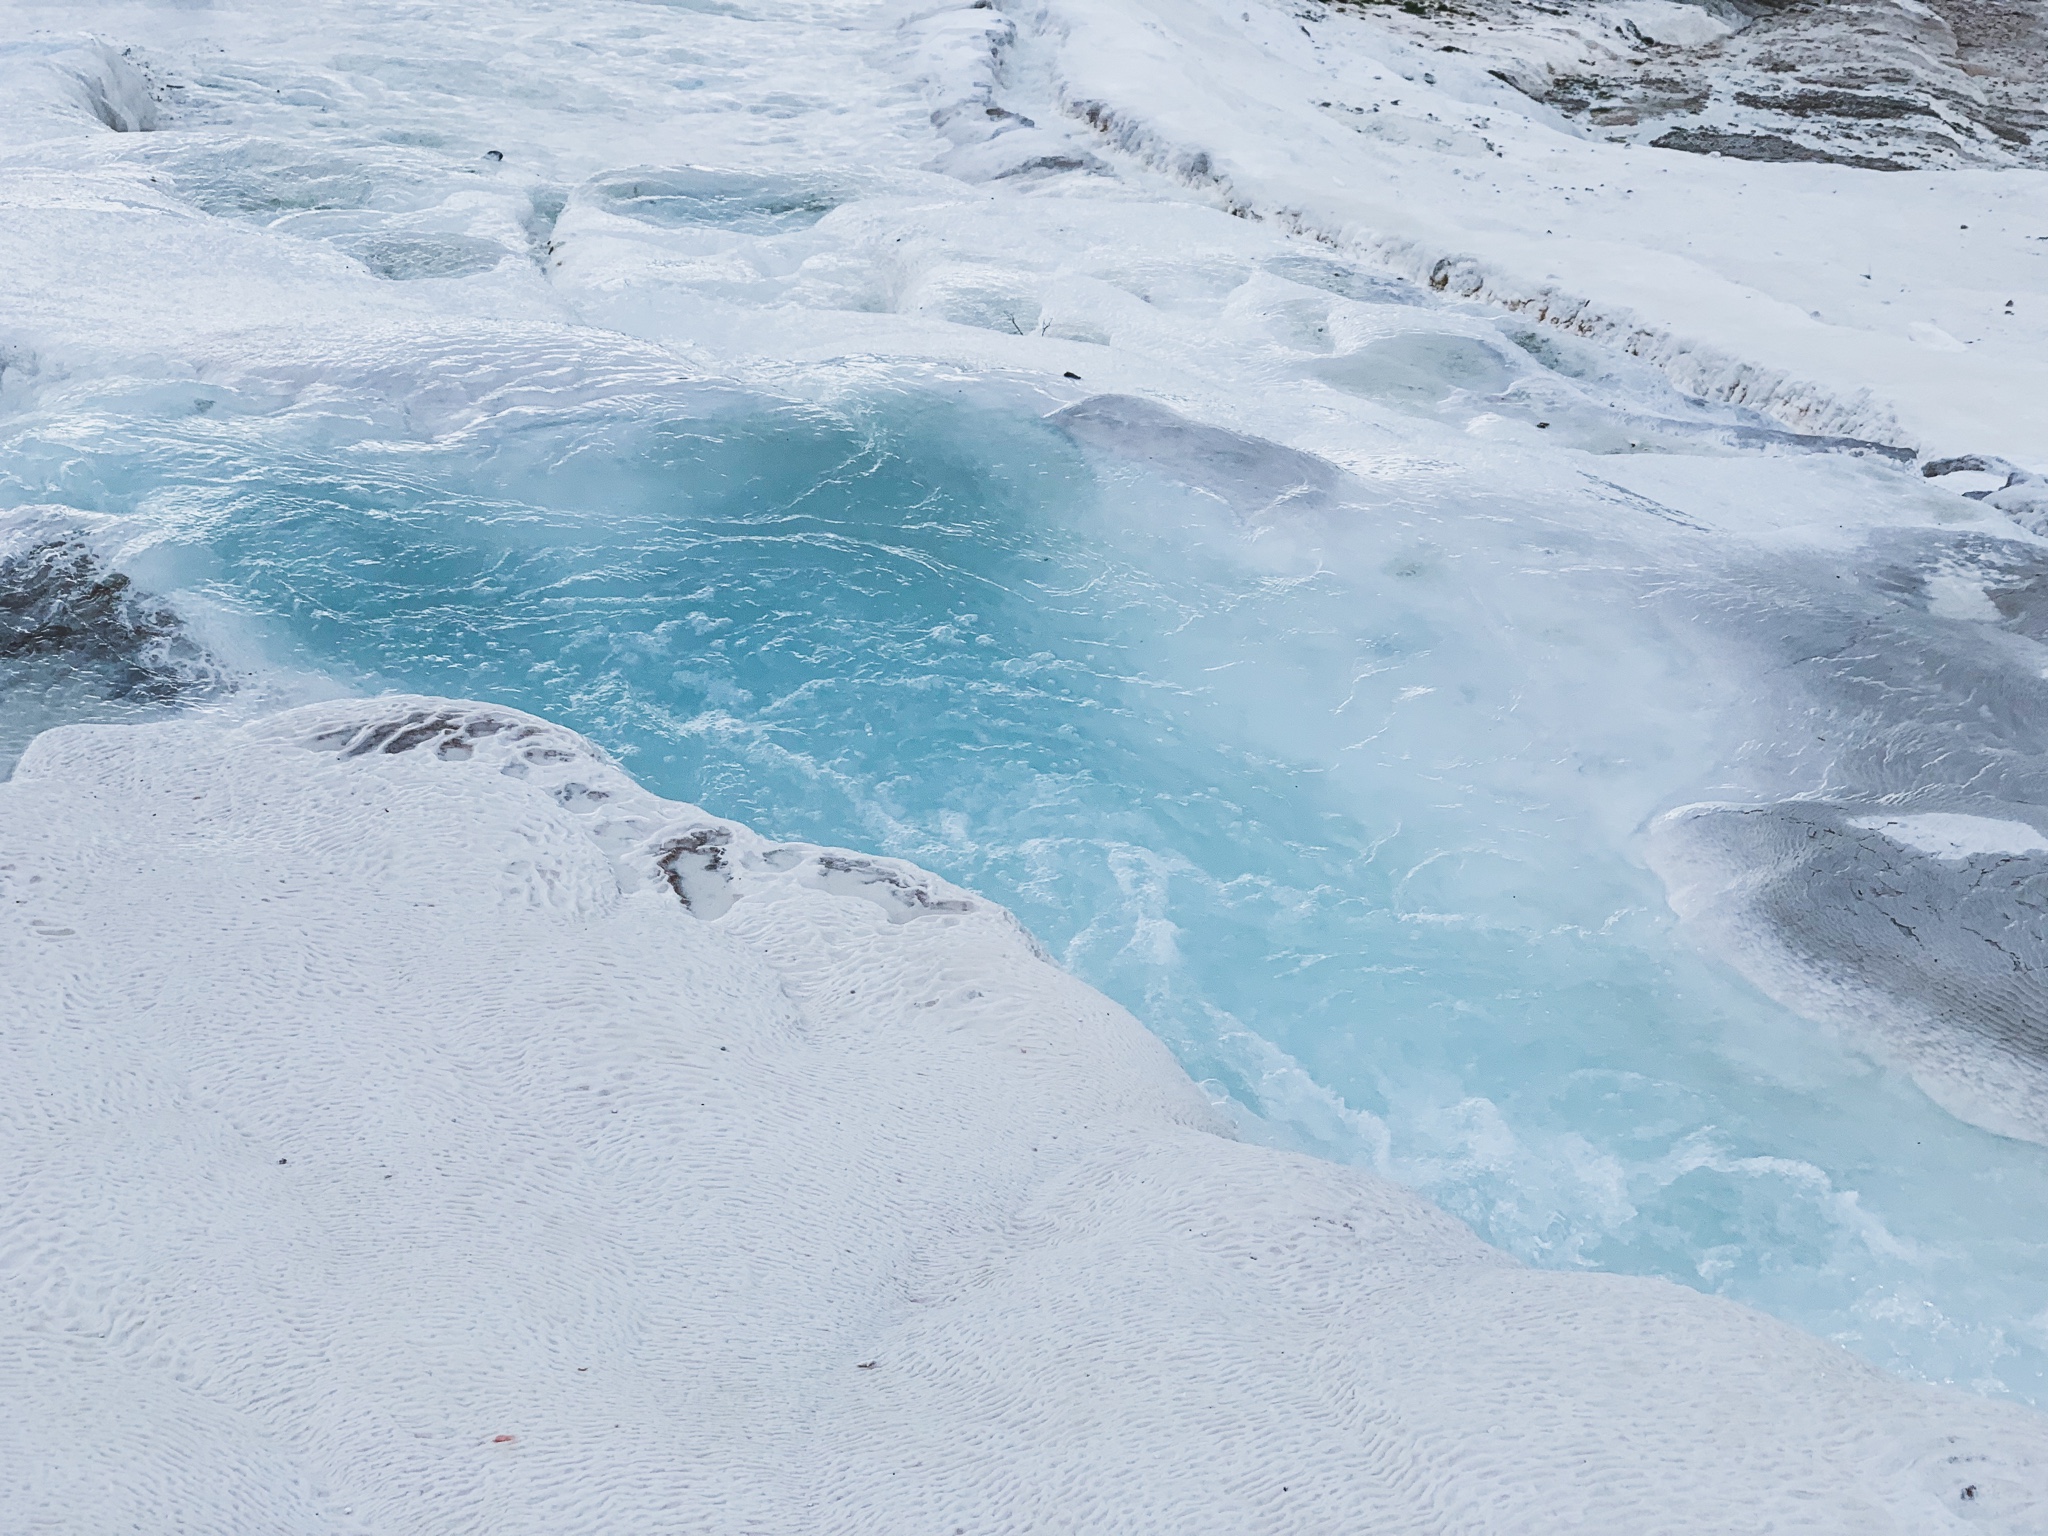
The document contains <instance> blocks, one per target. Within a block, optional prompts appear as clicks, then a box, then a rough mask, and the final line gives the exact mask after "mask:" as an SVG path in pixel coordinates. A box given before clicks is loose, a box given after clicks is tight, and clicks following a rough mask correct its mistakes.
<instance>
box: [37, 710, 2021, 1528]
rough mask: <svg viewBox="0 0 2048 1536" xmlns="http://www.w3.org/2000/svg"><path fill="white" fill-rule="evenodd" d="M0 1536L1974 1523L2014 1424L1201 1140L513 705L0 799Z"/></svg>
mask: <svg viewBox="0 0 2048 1536" xmlns="http://www.w3.org/2000/svg"><path fill="white" fill-rule="evenodd" d="M0 975H4V977H5V978H6V985H5V986H4V988H0V1052H4V1059H0V1166H4V1167H5V1168H6V1170H7V1172H8V1177H7V1179H6V1180H5V1181H4V1184H0V1298H4V1299H0V1401H4V1402H5V1404H6V1411H5V1412H4V1413H0V1530H4V1531H7V1532H26V1531H35V1532H38V1533H42V1532H77V1533H80V1536H86V1533H91V1536H102V1533H107V1532H112V1531H117V1530H118V1531H130V1530H133V1531H148V1532H158V1531H162V1532H169V1531H207V1532H256V1531H264V1532H272V1531H279V1532H282V1531H290V1532H326V1531H363V1532H384V1533H400V1532H418V1533H422V1536H425V1533H434V1536H445V1533H452V1532H471V1531H474V1532H491V1533H494V1536H504V1533H513V1532H548V1533H551V1536H553V1533H566V1532H578V1531H590V1532H604V1533H608V1536H613V1533H622V1532H651V1531H704V1532H714V1531H715V1532H742V1531H753V1532H792V1533H795V1532H854V1531H861V1532H877V1533H881V1532H887V1533H892V1536H894V1533H905V1532H954V1533H956V1536H958V1533H966V1532H974V1533H977V1536H982V1533H991V1532H1024V1531H1069V1530H1071V1531H1090V1532H1097V1531H1132V1532H1137V1531H1147V1532H1150V1531H1175V1532H1196V1531H1214V1532H1219V1533H1231V1536H1238V1533H1244V1532H1255V1531H1304V1532H1306V1531H1318V1532H1320V1531H1333V1530H1347V1531H1374V1532H1405V1531H1415V1532H1422V1531H1429V1532H1453V1531H1457V1532H1465V1531H1472V1532H1477V1531H1489V1532H1501V1533H1515V1536H1528V1533H1536V1532H1545V1531H1558V1532H1564V1531H1569V1532H1573V1533H1586V1532H1616V1533H1622V1532H1627V1533H1631V1536H1635V1533H1643V1532H1649V1531H1697V1532H1713V1533H1716V1536H1722V1533H1729V1532H1738V1531H1766V1530H1768V1531H1773V1532H1792V1531H1838V1532H1845V1533H1847V1532H1854V1533H1857V1536H1877V1533H1881V1532H1902V1533H1903V1532H1915V1533H1920V1532H1930V1531H1937V1530H1945V1529H1949V1528H1951V1526H1955V1525H1960V1524H1968V1525H1970V1526H1972V1527H1973V1528H1980V1529H1985V1530H1997V1531H2006V1532H2015V1533H2017V1532H2023V1531H2038V1530H2040V1529H2042V1528H2043V1524H2044V1522H2048V1499H2044V1490H2048V1423H2044V1421H2043V1420H2042V1419H2040V1418H2038V1417H2036V1416H2034V1415H2033V1414H2031V1413H2029V1412H2027V1411H2026V1410H2023V1409H2020V1408H2017V1407H2014V1406H2011V1405H2007V1404H1999V1403H1992V1402H1986V1401H1981V1400H1977V1399H1972V1398H1966V1397H1962V1396H1960V1395H1955V1394H1948V1393H1942V1392H1936V1391H1932V1390H1928V1389H1923V1388H1919V1387H1914V1386H1911V1385H1908V1384H1907V1383H1905V1382H1903V1381H1900V1380H1898V1379H1895V1378H1893V1377H1891V1376H1888V1375H1886V1374H1884V1373H1883V1372H1880V1371H1878V1370H1875V1369H1873V1368H1871V1367H1869V1366H1867V1365H1864V1364H1861V1363H1859V1362H1857V1361H1856V1360H1854V1359H1852V1358H1851V1357H1850V1356H1849V1355H1847V1354H1845V1353H1844V1352H1842V1351H1841V1350H1839V1349H1837V1348H1836V1347H1834V1346H1833V1345H1831V1344H1828V1343H1825V1342H1823V1341H1820V1340H1817V1339H1814V1338H1810V1337H1808V1336H1805V1335H1803V1334H1800V1333H1798V1332H1797V1331H1795V1330H1793V1329H1791V1328H1788V1327H1785V1326H1784V1325H1782V1324H1779V1323H1777V1322H1774V1321H1772V1320H1771V1319H1769V1318H1766V1317H1763V1316H1761V1315H1759V1314H1757V1313H1754V1312H1751V1311H1747V1310H1745V1309H1743V1308H1740V1307H1736V1306H1733V1305H1729V1304H1727V1303H1724V1302H1720V1301H1717V1300H1713V1299H1710V1298H1707V1297H1703V1296H1699V1295H1696V1294H1694V1293H1692V1292H1690V1291H1686V1290H1682V1289H1680V1288H1678V1287H1676V1286H1672V1285H1668V1284H1664V1283H1661V1282H1657V1281H1651V1280H1642V1279H1630V1278H1623V1277H1618V1276H1611V1275H1598V1274H1555V1273H1546V1272H1540V1271H1534V1270H1529V1269H1525V1268H1523V1267H1521V1266H1519V1265H1517V1264H1515V1263H1513V1262H1511V1261H1510V1260H1508V1259H1507V1258H1505V1257H1504V1256H1502V1255H1500V1254H1498V1253H1495V1252H1493V1251H1491V1250H1489V1249H1488V1248H1486V1247H1485V1246H1484V1245H1483V1244H1481V1243H1480V1242H1478V1241H1477V1240H1476V1239H1475V1238H1474V1237H1473V1236H1472V1235H1471V1234H1470V1233H1469V1232H1468V1231H1466V1230H1465V1229H1464V1228H1463V1227H1461V1226H1460V1225H1458V1224H1457V1223H1455V1222H1453V1221H1451V1220H1450V1219H1448V1218H1447V1217H1445V1216H1443V1215H1442V1214H1440V1213H1439V1212H1437V1211H1435V1210H1434V1209H1432V1208H1431V1207H1429V1206H1428V1205H1426V1204H1425V1203H1424V1202H1422V1201H1420V1200H1419V1199H1417V1198H1416V1197H1415V1196H1413V1195H1411V1194H1408V1193H1406V1192H1404V1191H1402V1190H1400V1189H1398V1188H1396V1187H1395V1186H1393V1185H1390V1184H1388V1183H1385V1182H1382V1181H1380V1180H1378V1179H1375V1178H1372V1177H1369V1176H1367V1175H1364V1174H1361V1173H1358V1172H1356V1171H1353V1170H1350V1169H1345V1168H1340V1167H1337V1166H1334V1165H1329V1164H1324V1163H1319V1162H1315V1161H1312V1160H1309V1159H1305V1158H1301V1157H1296V1156H1291V1155H1288V1154H1284V1153H1280V1152H1276V1151H1272V1150H1269V1149H1265V1148H1260V1147H1256V1146H1250V1145H1245V1144H1243V1143H1240V1142H1237V1141H1234V1140H1231V1139H1229V1138H1228V1136H1227V1135H1225V1134H1219V1129H1220V1128H1219V1127H1218V1125H1217V1124H1216V1123H1215V1121H1214V1119H1213V1116H1212V1114H1211V1111H1210V1109H1209V1106H1208V1105H1207V1103H1206V1102H1205V1100H1204V1099H1203V1097H1202V1096H1201V1094H1200V1093H1199V1092H1198V1091H1197V1090H1196V1089H1195V1087H1194V1086H1193V1085H1192V1084H1191V1083H1190V1082H1189V1081H1188V1080H1187V1079H1186V1077H1184V1076H1183V1075H1182V1074H1181V1072H1180V1070H1179V1069H1178V1068H1177V1067H1176V1066H1175V1064H1174V1063H1173V1061H1172V1060H1171V1059H1170V1057H1169V1056H1168V1055H1167V1053H1166V1051H1165V1050H1164V1049H1163V1048H1162V1047H1161V1046H1160V1045H1159V1044H1158V1042H1157V1041H1155V1040H1154V1039H1153V1038H1152V1037H1151V1036H1150V1035H1148V1034H1147V1033H1146V1032H1145V1031H1144V1030H1143V1029H1142V1028H1141V1027H1140V1026H1139V1025H1138V1024H1137V1023H1136V1022H1135V1021H1134V1020H1133V1019H1132V1018H1131V1017H1130V1016H1129V1015H1128V1014H1126V1013H1125V1012H1124V1011H1123V1010H1122V1009H1120V1008H1118V1007H1116V1006H1115V1005H1114V1004H1112V1003H1110V1002H1108V1001H1107V1000H1105V999H1104V998H1102V997H1100V996H1098V995H1097V994H1095V993H1094V992H1092V991H1091V990H1089V989H1088V988H1087V987H1085V986H1083V985H1082V984H1081V983H1079V982H1078V981H1076V980H1074V979H1073V978H1072V977H1070V976H1067V975H1066V974H1064V973H1063V972H1061V971H1060V970H1058V969H1057V968H1056V967H1055V966H1053V965H1052V964H1050V963H1048V962H1047V961H1046V960H1045V958H1044V957H1043V956H1042V955H1041V954H1040V953H1039V952H1037V950H1036V948H1035V946H1034V945H1032V944H1031V942H1030V940H1029V938H1028V936H1027V935H1025V934H1024V933H1023V932H1022V930H1021V929H1020V928H1019V927H1018V926H1017V924H1016V923H1015V922H1014V921H1013V920H1012V919H1011V918H1010V917H1009V916H1008V914H1006V913H1005V912H1003V911H1002V910H1000V909H999V908H996V907H993V906H991V905H989V904H988V903H986V902H983V901H980V900H978V899H976V898H974V897H973V896H971V895H969V894H968V893H966V892H963V891H960V890H957V889H955V888H953V887H951V886H948V885H947V884H945V883H944V882H943V881H940V880H937V879H935V878H934V877H932V876H930V875H927V874H925V873H923V872H921V871H919V870H916V869H913V868H911V867H909V866H907V865H903V864H900V863H896V862H893V861H889V860H884V859H869V858H864V857H861V856H859V855H854V854H848V853H842V852H837V851H833V850H825V849H818V848H813V847H809V846H804V845H778V844H774V843H770V842H767V841H765V840H763V839H761V838H759V837H757V836H756V835H754V834H753V833H752V832H750V831H748V830H747V829H746V828H744V827H740V826H736V825H734V824H732V823H729V822H725V821H721V820H718V819H717V818H714V817H711V816H707V815H705V814H704V813H702V812H700V811H698V810H696V809H694V808H692V807H689V806H685V805H679V804H674V803H670V802H665V801H661V800H658V799H656V798H654V797H652V796H650V795H648V794H646V793H645V792H644V791H642V790H640V789H639V788H638V787H637V786H635V785H634V784H633V783H632V781H631V780H630V779H629V778H627V777H626V775H625V774H623V773H622V772H620V771H619V770H618V769H617V768H616V767H615V766H613V765H612V764H610V763H609V762H608V761H606V759H605V758H604V756H603V755H602V754H601V753H600V752H598V751H597V750H596V749H595V748H593V747H591V746H590V745H589V744H588V743H586V742H584V741H582V740H581V739H580V738H578V737H576V736H574V735H572V734H571V733H569V732H567V731H564V730H561V729H559V728H558V727H555V726H551V725H548V724H546V723H545V722H542V721H538V720H535V719H532V718H531V717H528V716H524V715H521V714H518V713H516V712H514V711H510V710H504V709H499V708H495V707H491V706H484V705H476V704H461V703H452V702H449V701H445V700H433V699H419V698H381V699H374V700H368V701H352V702H345V703H339V704H336V703H327V704H320V705H315V706H311V707H309V708H306V709H301V710H297V711H294V712H292V713H289V714H285V715H282V716H276V717H272V718H269V719H265V720H261V721H258V722H256V723H254V724H250V725H245V726H240V727H235V728H227V727H223V726H219V725H213V724H207V723H204V722H194V721H187V722H181V723H172V724H165V725H153V726H128V727H73V728H66V729H62V730H58V731H53V732H50V733H48V734H46V735H44V736H42V737H41V738H39V739H38V740H37V741H36V742H35V743H34V745H33V746H32V747H31V748H30V750H29V752H28V754H27V755H26V756H25V757H24V758H23V760H22V762H21V764H20V767H19V769H18V770H17V772H16V774H15V777H14V778H13V780H12V781H11V782H9V783H7V784H5V785H4V786H0Z"/></svg>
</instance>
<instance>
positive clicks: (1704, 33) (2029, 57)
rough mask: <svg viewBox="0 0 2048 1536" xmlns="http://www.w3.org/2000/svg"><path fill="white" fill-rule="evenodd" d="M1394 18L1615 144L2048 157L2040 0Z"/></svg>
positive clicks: (1903, 166)
mask: <svg viewBox="0 0 2048 1536" xmlns="http://www.w3.org/2000/svg"><path fill="white" fill-rule="evenodd" d="M1375 9H1376V10H1378V8H1377V7H1375ZM1417 13H1420V14H1417ZM1381 14H1386V15H1390V16H1392V17H1393V18H1394V23H1395V25H1396V26H1398V27H1399V28H1400V29H1401V30H1403V31H1406V32H1408V33H1410V34H1411V35H1415V36H1416V37H1417V40H1418V41H1424V40H1425V39H1426V40H1427V42H1428V43H1429V44H1430V45H1432V46H1435V47H1438V48H1450V49H1454V50H1456V51H1460V52H1466V53H1472V54H1475V55H1477V56H1478V57H1480V58H1481V59H1482V60H1483V61H1485V62H1487V63H1489V64H1491V65H1492V66H1493V69H1494V73H1496V74H1497V75H1498V76H1499V77H1500V78H1501V79H1503V80H1506V81H1507V82H1508V83H1510V84H1511V85H1513V86H1515V87H1516V88H1517V89H1518V90H1521V91H1522V92H1523V93H1524V94H1526V95H1528V96H1530V97H1532V98H1534V99H1535V100H1537V101H1540V102H1543V103H1544V104H1546V105H1548V106H1551V107H1554V108H1556V109H1557V110H1558V111H1560V112H1562V113H1563V114H1565V115H1566V116H1567V117H1570V118H1573V119H1576V120H1578V121H1580V122H1583V123H1585V124H1586V125H1588V126H1589V127H1592V128H1595V129H1598V130H1601V131H1602V132H1603V133H1604V134H1606V135H1607V136H1608V137H1611V138H1615V139H1621V140H1634V141H1639V142H1644V143H1649V144H1653V145H1656V146H1658V147H1660V148H1664V149H1673V150H1681V151H1686V152H1690V153H1694V154H1713V155H1723V156H1727V157H1729V158H1732V159H1741V160H1775V161H1786V160H1815V161H1830V162H1833V163H1836V164H1843V165H1853V166H1860V167H1862V168H1864V169H1869V170H1910V169H1914V168H1918V167H1940V166H1963V165H2048V6H2044V5H2043V4H2042V3H2041V0H1930V3H1929V4H1927V5H1919V4H1914V3H1911V0H1790V3H1787V4H1780V3H1775V0H1706V3H1704V4H1690V3H1688V4H1678V3H1671V0H1632V3H1624V4H1620V5H1612V4H1596V3H1593V0H1565V3H1564V4H1562V5H1559V6H1555V7H1552V6H1548V5H1545V6H1532V5H1524V4H1517V3H1513V0H1481V3H1480V4H1478V5H1476V6H1465V5H1460V6H1458V7H1456V8H1455V9H1453V8H1449V7H1444V8H1430V7H1426V6H1416V7H1413V8H1412V9H1411V8H1410V7H1402V8H1401V9H1400V10H1393V9H1392V8H1389V9H1388V10H1386V11H1384V12H1381Z"/></svg>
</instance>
